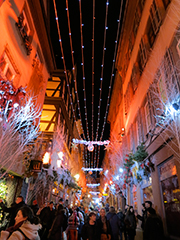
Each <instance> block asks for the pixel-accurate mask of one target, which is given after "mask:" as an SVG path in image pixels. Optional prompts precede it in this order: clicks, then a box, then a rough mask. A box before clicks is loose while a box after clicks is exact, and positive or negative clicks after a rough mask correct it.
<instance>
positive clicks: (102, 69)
mask: <svg viewBox="0 0 180 240" xmlns="http://www.w3.org/2000/svg"><path fill="white" fill-rule="evenodd" d="M108 9H109V0H107V2H106V17H105V29H104V43H103V57H102V64H101V77H100V88H99V91H100V92H99V105H98V121H97V128H96V141H97V139H98V131H99V121H100V108H101V101H102V99H101V95H102V83H103V71H104V57H105V51H106V48H105V46H106V31H107V29H108V27H107V17H108Z"/></svg>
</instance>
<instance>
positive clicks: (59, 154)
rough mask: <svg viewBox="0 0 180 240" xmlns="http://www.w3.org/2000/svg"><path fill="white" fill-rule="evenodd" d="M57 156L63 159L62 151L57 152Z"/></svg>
mask: <svg viewBox="0 0 180 240" xmlns="http://www.w3.org/2000/svg"><path fill="white" fill-rule="evenodd" d="M58 156H59V158H60V159H61V160H62V159H63V157H64V153H63V152H62V151H61V152H58Z"/></svg>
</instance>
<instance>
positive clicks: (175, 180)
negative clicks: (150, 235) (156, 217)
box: [158, 157, 180, 237]
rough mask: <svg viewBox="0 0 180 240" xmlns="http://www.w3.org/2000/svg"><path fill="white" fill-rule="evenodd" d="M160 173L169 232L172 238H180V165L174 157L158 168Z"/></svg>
mask: <svg viewBox="0 0 180 240" xmlns="http://www.w3.org/2000/svg"><path fill="white" fill-rule="evenodd" d="M158 173H159V180H160V191H161V199H162V206H163V214H164V217H165V219H166V228H167V232H168V234H169V235H170V236H172V237H180V227H179V223H180V179H179V174H178V173H180V169H179V164H178V162H177V161H176V159H175V158H174V157H171V158H169V159H167V160H166V161H165V162H163V163H161V164H160V165H159V166H158Z"/></svg>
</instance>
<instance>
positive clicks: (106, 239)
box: [96, 208, 111, 240]
mask: <svg viewBox="0 0 180 240" xmlns="http://www.w3.org/2000/svg"><path fill="white" fill-rule="evenodd" d="M96 221H97V229H98V238H99V239H100V240H110V239H111V226H110V223H109V221H108V220H107V217H106V210H105V208H101V210H100V217H99V218H98V219H97V220H96Z"/></svg>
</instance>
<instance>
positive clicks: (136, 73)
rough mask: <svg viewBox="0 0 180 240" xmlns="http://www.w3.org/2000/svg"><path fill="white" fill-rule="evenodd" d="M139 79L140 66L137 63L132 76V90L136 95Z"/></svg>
mask: <svg viewBox="0 0 180 240" xmlns="http://www.w3.org/2000/svg"><path fill="white" fill-rule="evenodd" d="M139 78H140V74H139V70H138V64H137V63H135V64H134V66H133V69H132V75H131V81H132V88H133V92H134V93H135V91H136V89H137V86H138V82H139Z"/></svg>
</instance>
